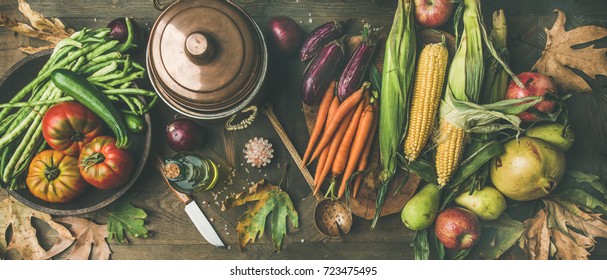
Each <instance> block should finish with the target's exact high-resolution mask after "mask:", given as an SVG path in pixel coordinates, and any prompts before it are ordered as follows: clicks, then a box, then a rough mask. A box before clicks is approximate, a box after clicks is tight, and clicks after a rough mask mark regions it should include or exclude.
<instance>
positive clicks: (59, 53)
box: [38, 39, 76, 73]
mask: <svg viewBox="0 0 607 280" xmlns="http://www.w3.org/2000/svg"><path fill="white" fill-rule="evenodd" d="M64 40H67V39H64ZM61 42H63V41H61ZM61 42H59V43H61ZM75 49H76V47H75V46H73V45H66V46H65V47H63V48H61V49H58V48H56V47H55V50H54V51H53V54H51V57H50V58H49V59H48V61H47V62H46V63H45V64H44V66H42V69H41V70H40V72H38V73H44V72H46V70H48V68H49V67H51V66H53V65H55V64H56V63H57V61H60V60H61V59H63V58H65V57H66V56H67V55H69V53H70V52H72V51H74V50H75Z"/></svg>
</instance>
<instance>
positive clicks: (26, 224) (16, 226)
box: [0, 196, 74, 260]
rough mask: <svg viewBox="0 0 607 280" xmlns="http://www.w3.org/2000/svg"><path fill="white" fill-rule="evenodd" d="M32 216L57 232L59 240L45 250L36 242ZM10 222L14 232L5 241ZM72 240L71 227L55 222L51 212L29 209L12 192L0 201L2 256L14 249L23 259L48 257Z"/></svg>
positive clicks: (61, 249) (0, 247) (0, 250)
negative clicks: (9, 238)
mask: <svg viewBox="0 0 607 280" xmlns="http://www.w3.org/2000/svg"><path fill="white" fill-rule="evenodd" d="M33 217H36V218H38V219H40V220H42V221H44V222H45V223H47V224H48V225H49V226H50V227H51V228H53V229H55V230H56V231H57V233H58V237H59V238H58V241H57V242H55V244H54V246H53V248H51V249H50V250H49V251H48V252H47V251H46V250H44V249H43V248H42V247H41V246H40V244H39V243H38V239H37V238H36V229H35V228H34V227H33V226H32V223H31V220H32V218H33ZM9 226H12V231H13V234H12V237H11V240H10V242H9V243H8V245H7V243H6V231H7V230H8V227H9ZM73 242H74V237H73V236H72V234H71V233H70V231H69V230H68V229H67V228H65V227H64V226H62V225H61V224H58V223H56V222H54V221H53V220H52V218H51V215H49V214H46V213H42V212H39V211H36V210H34V209H31V208H29V207H27V206H25V205H23V204H21V203H20V202H18V201H16V200H15V199H14V198H12V197H11V196H9V197H8V198H6V199H4V200H3V201H1V202H0V257H4V256H5V254H6V252H8V251H10V250H17V251H18V252H19V253H20V254H21V258H22V259H26V260H38V259H48V258H51V257H53V256H55V255H56V254H58V253H60V252H62V251H63V250H65V248H67V247H69V246H70V245H71V244H72V243H73Z"/></svg>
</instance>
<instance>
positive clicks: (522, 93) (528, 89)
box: [506, 72, 558, 122]
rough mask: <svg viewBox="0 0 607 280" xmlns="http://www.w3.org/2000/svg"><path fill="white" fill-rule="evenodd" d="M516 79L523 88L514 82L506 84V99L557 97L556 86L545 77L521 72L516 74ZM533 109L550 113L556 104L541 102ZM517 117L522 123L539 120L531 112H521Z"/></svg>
mask: <svg viewBox="0 0 607 280" xmlns="http://www.w3.org/2000/svg"><path fill="white" fill-rule="evenodd" d="M517 77H518V78H519V79H520V80H521V82H522V83H523V85H524V86H525V88H524V89H523V88H521V87H519V86H518V85H517V84H516V83H515V82H514V81H510V84H508V90H507V91H506V99H512V98H523V97H529V96H544V95H546V94H552V95H555V96H558V93H557V91H556V84H555V83H554V81H553V80H552V79H551V78H550V77H548V76H546V75H543V74H541V73H537V72H523V73H520V74H518V75H517ZM533 107H534V108H535V109H537V110H539V111H540V112H544V113H551V112H552V111H554V108H555V107H556V102H555V101H554V100H543V101H542V102H540V103H538V104H536V105H535V106H533ZM518 117H519V118H521V120H522V121H524V122H533V121H538V120H539V118H538V116H537V115H536V114H534V113H533V112H523V113H520V114H519V115H518Z"/></svg>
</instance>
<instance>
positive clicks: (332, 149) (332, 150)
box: [314, 111, 354, 195]
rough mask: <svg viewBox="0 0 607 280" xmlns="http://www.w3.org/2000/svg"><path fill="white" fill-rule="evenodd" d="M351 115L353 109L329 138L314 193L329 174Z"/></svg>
mask: <svg viewBox="0 0 607 280" xmlns="http://www.w3.org/2000/svg"><path fill="white" fill-rule="evenodd" d="M352 115H354V111H350V112H349V113H348V114H347V115H346V117H345V119H344V120H343V121H342V122H341V124H340V125H339V128H338V129H337V132H335V137H333V138H332V139H331V145H329V146H328V147H327V148H328V151H329V152H328V154H327V159H326V160H325V163H324V164H323V167H322V170H321V173H320V177H319V178H318V184H317V185H316V188H315V189H314V194H315V195H316V193H317V192H318V190H320V186H321V185H322V183H323V181H324V180H325V178H326V177H327V175H328V174H329V171H330V170H331V166H332V165H333V160H334V159H335V155H336V154H337V150H338V149H339V144H340V143H341V139H342V138H343V136H344V134H346V130H347V129H348V125H349V124H350V121H351V120H352Z"/></svg>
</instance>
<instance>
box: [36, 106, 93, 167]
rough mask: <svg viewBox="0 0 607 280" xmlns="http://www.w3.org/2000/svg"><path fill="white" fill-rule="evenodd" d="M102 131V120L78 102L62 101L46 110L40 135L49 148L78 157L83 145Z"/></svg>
mask: <svg viewBox="0 0 607 280" xmlns="http://www.w3.org/2000/svg"><path fill="white" fill-rule="evenodd" d="M101 133H103V122H102V121H101V119H99V117H97V115H95V113H93V111H91V110H90V109H89V108H86V107H85V106H84V105H82V104H80V103H78V102H62V103H59V104H56V105H54V106H53V107H51V108H50V109H48V110H47V111H46V113H45V114H44V117H43V118H42V136H43V137H44V140H46V142H47V143H48V145H49V146H51V148H53V149H55V150H57V151H60V152H62V153H64V154H66V155H70V156H74V157H78V155H79V154H80V150H81V149H82V147H84V145H86V144H87V143H89V142H91V141H93V139H95V137H97V136H100V135H101Z"/></svg>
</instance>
